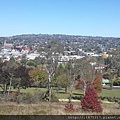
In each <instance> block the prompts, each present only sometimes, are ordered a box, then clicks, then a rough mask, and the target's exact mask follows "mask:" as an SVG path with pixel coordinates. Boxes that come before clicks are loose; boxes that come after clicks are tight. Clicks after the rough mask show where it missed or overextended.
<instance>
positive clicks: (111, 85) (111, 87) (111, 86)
mask: <svg viewBox="0 0 120 120" xmlns="http://www.w3.org/2000/svg"><path fill="white" fill-rule="evenodd" d="M112 89H113V80H112V79H111V83H110V90H112Z"/></svg>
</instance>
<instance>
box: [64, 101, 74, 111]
mask: <svg viewBox="0 0 120 120" xmlns="http://www.w3.org/2000/svg"><path fill="white" fill-rule="evenodd" d="M64 110H65V111H67V112H71V111H74V107H73V104H72V103H68V104H67V105H65V108H64Z"/></svg>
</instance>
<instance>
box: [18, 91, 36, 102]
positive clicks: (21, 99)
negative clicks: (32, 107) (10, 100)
mask: <svg viewBox="0 0 120 120" xmlns="http://www.w3.org/2000/svg"><path fill="white" fill-rule="evenodd" d="M16 102H17V103H18V104H19V103H24V104H31V103H35V102H36V101H35V98H34V96H32V95H31V94H30V93H27V94H21V95H18V96H17V100H16Z"/></svg>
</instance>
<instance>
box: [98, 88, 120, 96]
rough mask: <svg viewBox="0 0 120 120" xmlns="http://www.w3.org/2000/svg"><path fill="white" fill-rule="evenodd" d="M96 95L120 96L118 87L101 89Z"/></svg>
mask: <svg viewBox="0 0 120 120" xmlns="http://www.w3.org/2000/svg"><path fill="white" fill-rule="evenodd" d="M98 96H107V97H119V98H120V89H116V90H115V89H113V90H109V89H103V90H102V92H101V93H98Z"/></svg>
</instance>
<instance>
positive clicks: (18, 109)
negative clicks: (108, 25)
mask: <svg viewBox="0 0 120 120" xmlns="http://www.w3.org/2000/svg"><path fill="white" fill-rule="evenodd" d="M66 104H67V102H57V103H56V102H52V103H50V102H41V103H38V104H16V103H10V102H7V103H4V102H3V103H0V115H100V114H101V115H120V108H118V104H117V103H104V104H102V106H103V109H104V110H103V113H98V114H97V113H89V112H84V111H82V109H81V106H80V103H78V102H76V103H75V102H74V103H73V105H74V108H75V111H74V112H66V111H64V108H65V105H66Z"/></svg>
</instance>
